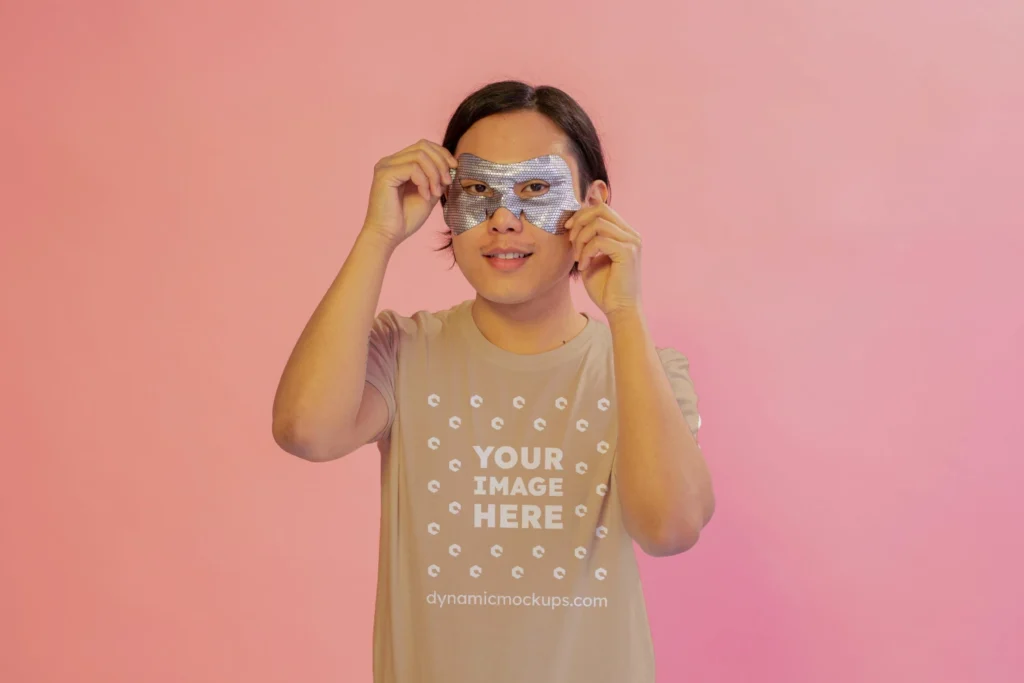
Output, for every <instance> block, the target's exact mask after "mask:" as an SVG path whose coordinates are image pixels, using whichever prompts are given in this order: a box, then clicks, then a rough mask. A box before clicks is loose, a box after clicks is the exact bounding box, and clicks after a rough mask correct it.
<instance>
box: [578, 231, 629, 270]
mask: <svg viewBox="0 0 1024 683" xmlns="http://www.w3.org/2000/svg"><path fill="white" fill-rule="evenodd" d="M635 249H636V247H635V245H633V244H632V243H630V242H620V241H618V240H614V239H612V238H610V237H602V236H600V235H598V236H597V237H594V238H593V239H592V240H590V241H589V242H587V245H586V246H585V247H583V252H582V254H580V259H579V268H580V270H586V269H587V268H589V267H590V264H591V263H593V261H594V259H595V258H598V257H599V256H602V255H604V256H607V257H608V258H609V259H611V260H612V261H615V262H619V263H621V262H622V261H624V260H625V259H626V257H627V256H628V255H629V254H630V253H633V252H634V250H635Z"/></svg>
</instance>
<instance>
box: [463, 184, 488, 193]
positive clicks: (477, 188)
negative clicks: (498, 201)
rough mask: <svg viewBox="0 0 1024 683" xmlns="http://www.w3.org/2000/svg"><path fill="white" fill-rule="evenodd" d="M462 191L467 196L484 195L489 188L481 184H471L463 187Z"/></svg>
mask: <svg viewBox="0 0 1024 683" xmlns="http://www.w3.org/2000/svg"><path fill="white" fill-rule="evenodd" d="M462 189H463V190H465V191H466V192H468V193H469V194H486V193H487V191H488V190H489V189H490V188H489V187H487V186H486V185H484V184H483V183H473V184H472V185H465V186H463V188H462Z"/></svg>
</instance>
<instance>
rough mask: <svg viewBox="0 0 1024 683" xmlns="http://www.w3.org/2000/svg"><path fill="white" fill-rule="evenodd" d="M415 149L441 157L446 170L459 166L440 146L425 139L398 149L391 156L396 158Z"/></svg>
mask: <svg viewBox="0 0 1024 683" xmlns="http://www.w3.org/2000/svg"><path fill="white" fill-rule="evenodd" d="M417 149H424V150H427V149H429V150H433V151H435V152H437V153H438V154H440V155H441V158H442V159H444V160H445V161H446V162H447V167H448V168H455V167H456V166H458V165H459V162H458V161H457V160H456V159H455V157H454V156H452V154H451V152H449V151H448V150H447V149H445V148H444V147H443V146H442V145H439V144H437V143H436V142H432V141H431V140H427V139H426V138H423V139H421V140H419V141H417V142H414V143H413V144H411V145H409V146H408V147H406V148H404V149H400V150H399V151H397V152H395V153H394V154H393V155H392V157H393V158H398V157H400V156H403V155H406V154H408V153H409V152H414V151H416V150H417ZM446 172H447V171H446Z"/></svg>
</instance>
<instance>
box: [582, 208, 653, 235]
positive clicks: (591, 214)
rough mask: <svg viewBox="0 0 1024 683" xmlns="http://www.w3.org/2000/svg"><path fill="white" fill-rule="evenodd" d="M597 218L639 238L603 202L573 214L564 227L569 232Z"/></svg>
mask: <svg viewBox="0 0 1024 683" xmlns="http://www.w3.org/2000/svg"><path fill="white" fill-rule="evenodd" d="M598 218H604V219H605V220H607V221H608V222H609V223H614V224H615V225H618V226H619V227H620V228H622V229H623V230H625V231H626V232H628V233H630V234H632V235H635V236H636V237H638V238H639V237H640V233H639V232H637V231H636V230H634V229H633V228H632V227H631V226H630V225H629V223H627V222H626V221H625V220H623V218H622V216H620V215H619V214H618V213H616V211H615V210H614V209H613V208H612V207H611V206H609V205H608V204H606V203H604V202H600V203H599V204H595V205H593V206H587V207H584V208H582V209H580V210H579V211H577V212H576V213H575V214H573V215H572V216H571V217H570V218H569V220H567V221H566V222H565V227H566V228H568V229H569V230H570V232H571V231H572V229H573V228H575V227H581V226H583V225H586V224H588V223H591V222H593V221H595V220H597V219H598Z"/></svg>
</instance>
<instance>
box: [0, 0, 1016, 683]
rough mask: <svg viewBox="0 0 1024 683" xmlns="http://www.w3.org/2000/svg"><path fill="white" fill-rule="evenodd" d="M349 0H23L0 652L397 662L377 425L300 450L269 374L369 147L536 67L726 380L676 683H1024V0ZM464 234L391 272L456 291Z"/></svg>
mask: <svg viewBox="0 0 1024 683" xmlns="http://www.w3.org/2000/svg"><path fill="white" fill-rule="evenodd" d="M347 4H348V3H346V2H345V1H344V0H340V1H339V0H335V1H334V2H306V3H300V4H296V3H292V2H285V1H284V0H276V1H273V2H260V3H243V2H237V1H236V2H213V3H211V2H200V1H199V0H189V2H187V3H184V4H178V5H177V7H175V8H172V3H148V4H145V3H138V2H127V1H124V2H92V3H70V2H65V3H54V2H21V3H15V2H7V3H3V5H2V6H0V79H2V80H0V85H2V92H3V93H4V95H3V107H2V109H0V122H2V125H0V131H2V132H0V135H2V136H3V138H2V148H0V163H2V171H0V172H2V177H0V194H2V197H0V199H2V202H0V212H2V213H0V216H2V230H3V233H2V237H3V242H2V245H3V247H2V252H0V272H2V277H3V282H2V287H0V297H2V299H0V302H2V306H3V308H2V311H3V334H2V338H0V358H2V359H3V360H2V361H0V362H2V364H3V367H2V375H0V376H2V378H3V380H2V382H3V393H2V406H0V407H2V411H0V429H2V433H3V441H2V446H0V449H2V451H0V452H2V453H3V476H2V480H0V541H2V546H0V556H2V559H0V585H2V591H3V592H2V601H0V612H2V617H0V680H2V681H4V682H5V683H6V682H8V681H9V682H11V683H21V682H32V683H36V682H39V683H42V682H47V683H49V682H54V683H56V682H60V683H66V682H72V681H73V682H75V683H92V682H97V683H98V682H101V681H102V682H103V683H128V682H132V683H138V682H142V681H144V682H146V683H165V682H171V681H173V682H185V681H187V682H190V683H191V682H195V681H216V682H224V681H247V682H248V683H269V682H271V681H275V682H276V681H282V682H283V681H287V682H293V681H303V682H304V683H315V682H318V681H323V682H325V683H326V682H327V681H346V682H353V683H360V682H367V681H369V680H370V662H371V657H370V647H371V640H370V627H371V620H372V609H373V604H372V600H373V588H374V580H375V565H376V550H377V513H378V507H377V506H378V498H377V475H376V468H377V457H376V454H375V453H374V451H373V450H372V449H369V448H367V449H364V450H363V451H361V452H359V453H357V454H354V455H353V456H351V457H348V458H346V459H344V460H342V461H338V462H335V463H333V464H328V465H312V464H309V463H306V462H303V461H300V460H298V459H296V458H293V457H290V456H287V455H285V454H284V453H282V452H280V451H278V450H277V449H276V447H275V445H274V444H273V442H272V440H271V435H270V406H271V401H272V397H273V392H274V388H275V385H276V382H277V379H278V376H279V373H280V371H281V368H282V365H283V363H284V360H285V358H286V355H287V353H288V352H289V350H290V348H291V345H292V343H293V342H294V340H295V338H296V336H297V335H298V333H299V330H300V328H301V326H302V325H303V323H304V322H305V320H306V318H307V316H308V314H309V313H310V311H311V310H312V307H313V306H314V305H315V304H316V302H317V300H318V298H319V297H320V295H321V294H322V292H323V291H324V289H325V288H326V287H327V285H328V283H329V282H330V280H331V278H332V277H333V276H334V274H335V272H336V269H337V268H338V267H339V266H340V264H341V262H342V259H343V258H344V255H345V254H346V252H347V249H348V247H349V245H350V244H351V242H352V239H353V237H354V235H355V233H356V230H357V229H358V227H359V224H360V220H361V218H362V215H363V211H364V208H365V198H366V191H367V189H368V186H369V179H370V171H371V166H372V164H373V163H374V162H375V161H376V159H377V158H378V157H380V156H382V155H384V154H387V153H390V152H392V151H394V150H396V149H398V148H400V147H403V146H405V145H407V144H410V143H411V142H413V141H415V140H416V139H418V138H420V137H424V136H426V137H430V138H433V139H435V140H439V139H440V137H441V134H442V132H443V127H444V124H445V122H446V120H447V116H448V115H449V114H450V113H451V111H452V109H453V108H454V106H455V105H456V104H457V103H458V101H459V100H460V99H461V97H463V96H464V95H466V94H467V93H468V92H469V91H470V90H472V89H473V88H474V87H476V86H477V85H480V84H482V83H483V82H485V81H488V80H492V79H497V78H503V77H518V78H524V79H526V80H529V81H532V82H535V83H553V84H556V85H560V86H563V87H565V88H566V89H568V90H569V91H570V92H571V93H572V94H574V95H575V96H576V97H577V98H578V99H579V100H580V101H581V103H582V104H583V105H584V106H585V107H586V108H587V109H588V110H589V111H590V112H591V113H592V115H593V116H594V118H595V120H596V121H597V124H598V126H599V128H600V130H601V131H602V133H603V135H604V139H605V142H606V145H607V150H608V157H609V164H610V170H611V175H612V185H613V189H614V199H613V204H614V206H615V207H616V208H617V209H618V210H619V212H620V213H622V214H623V215H624V216H625V217H626V218H627V219H628V220H629V221H630V222H631V223H633V225H635V226H636V227H637V228H638V229H639V230H641V231H642V232H643V233H644V234H645V237H646V244H647V245H648V250H647V254H646V258H645V263H644V277H645V288H646V294H647V307H648V312H649V316H650V319H651V324H652V326H653V329H654V331H655V332H656V334H657V338H658V340H659V342H660V343H662V344H666V345H674V346H677V347H678V348H681V349H683V350H684V351H685V352H686V353H687V354H688V355H689V356H690V358H691V361H692V371H693V375H694V378H695V380H696V381H697V383H698V387H699V389H700V393H701V397H702V400H703V402H702V408H703V416H704V430H703V438H702V441H703V444H704V446H705V449H706V453H707V456H708V458H709V460H710V462H711V464H712V467H713V470H714V474H715V477H716V483H717V490H718V498H719V508H718V513H717V516H716V518H715V520H714V521H713V523H712V526H711V528H710V529H709V530H708V531H707V532H706V534H705V537H704V538H703V539H702V541H701V543H700V544H699V545H698V547H697V548H696V549H694V550H693V551H692V552H690V553H687V554H685V555H682V556H679V557H676V558H671V559H664V560H650V559H646V558H645V559H643V560H642V569H643V574H644V578H645V581H646V590H647V594H648V600H649V604H650V613H651V621H652V625H653V630H654V636H655V641H656V643H655V644H656V648H657V652H658V661H659V669H660V680H661V681H664V682H666V683H668V682H672V683H674V682H677V681H680V682H681V681H701V682H702V683H703V682H719V681H721V682H726V681H728V682H737V683H746V682H750V681H773V682H774V681H779V682H785V683H796V682H808V683H812V682H813V683H822V682H828V683H848V682H853V681H858V682H860V681H864V682H872V683H888V682H894V683H895V682H896V681H901V682H902V681H927V682H929V683H942V682H951V683H952V682H957V683H959V682H975V681H979V682H982V681H983V682H1004V681H1005V682H1009V681H1020V680H1021V679H1022V677H1024V654H1022V649H1021V638H1022V636H1021V632H1022V628H1024V625H1022V623H1021V622H1022V616H1021V614H1022V611H1024V591H1022V588H1021V581H1020V576H1021V575H1024V566H1022V565H1024V562H1022V550H1021V536H1022V532H1021V522H1020V519H1021V514H1022V512H1024V505H1022V503H1021V502H1020V499H1019V498H1016V496H1017V495H1019V490H1020V482H1021V479H1022V476H1024V464H1022V462H1024V458H1022V457H1021V451H1022V449H1021V445H1020V444H1021V440H1022V438H1024V427H1022V426H1021V425H1022V424H1024V422H1022V420H1021V419H1020V410H1021V407H1022V403H1024V401H1022V399H1021V386H1022V379H1024V362H1022V360H1021V349H1022V348H1024V301H1022V298H1024V295H1022V292H1024V266H1022V264H1021V258H1022V254H1024V230H1022V228H1024V210H1022V208H1021V207H1022V200H1021V198H1020V192H1021V188H1022V187H1024V177H1022V176H1024V173H1022V170H1021V169H1022V165H1021V163H1022V162H1021V160H1022V157H1024V125H1022V120H1024V76H1022V74H1024V47H1022V45H1024V40H1022V39H1021V36H1022V35H1024V5H1022V4H1021V3H1020V2H1019V0H1001V1H1000V0H986V1H985V2H966V1H962V2H953V1H952V0H946V1H945V2H923V1H919V0H917V1H915V0H887V1H884V2H883V1H882V0H870V1H866V2H864V1H862V2H846V3H840V2H830V1H827V0H789V1H787V2H781V3H779V2H776V3H760V4H758V3H740V2H735V1H729V2H717V3H708V2H702V3H698V2H692V1H688V2H683V3H668V2H665V3H663V4H653V3H648V4H646V5H645V3H637V2H623V3H605V4H593V3H585V2H572V3H569V2H564V3H553V4H549V3H536V2H534V3H523V4H515V3H501V4H493V3H492V4H487V3H464V4H463V3H440V4H436V3H435V4H431V3H418V2H402V1H399V2H389V3H379V4H376V3H373V4H376V7H375V8H374V9H371V8H370V7H371V4H372V3H369V2H366V3H361V4H362V5H363V6H362V7H361V8H358V9H352V8H350V7H348V6H347ZM441 228H442V225H441V222H440V219H439V217H438V216H436V215H435V216H434V217H433V218H432V219H431V222H430V223H429V224H428V225H427V227H426V228H425V229H424V230H423V231H422V232H421V233H420V234H419V235H417V236H416V237H415V238H414V239H413V240H412V241H411V242H410V243H409V244H407V245H405V246H403V247H402V248H401V250H400V251H399V253H398V254H397V256H396V258H395V261H394V265H393V266H392V269H391V272H390V275H389V277H388V280H387V283H386V286H385V292H384V295H383V301H382V305H385V306H388V307H393V308H397V309H398V310H400V311H402V312H405V313H409V312H412V311H414V310H416V309H418V308H435V309H436V308H441V307H446V306H447V305H449V304H451V303H454V302H455V301H457V300H460V299H462V298H465V297H468V296H469V295H470V292H469V290H468V288H467V285H466V284H465V283H464V282H463V281H462V279H461V276H460V274H459V273H458V271H457V270H453V271H448V270H447V269H446V268H447V265H448V262H447V261H446V257H445V256H443V255H438V254H434V253H432V252H431V251H430V248H431V247H432V246H434V245H436V244H437V234H436V233H437V232H438V231H439V230H440V229H441ZM577 294H578V295H579V297H578V298H579V301H580V302H581V304H586V301H585V298H586V296H585V294H584V293H583V292H582V291H579V292H577ZM588 310H592V309H590V308H589V307H588ZM1014 577H1017V578H1014Z"/></svg>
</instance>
